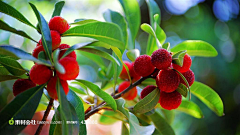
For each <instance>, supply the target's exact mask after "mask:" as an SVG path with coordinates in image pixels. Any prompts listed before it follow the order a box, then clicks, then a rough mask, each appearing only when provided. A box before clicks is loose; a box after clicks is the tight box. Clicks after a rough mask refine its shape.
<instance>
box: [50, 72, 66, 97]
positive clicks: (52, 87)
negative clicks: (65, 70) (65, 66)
mask: <svg viewBox="0 0 240 135" xmlns="http://www.w3.org/2000/svg"><path fill="white" fill-rule="evenodd" d="M59 80H60V83H61V85H62V87H63V91H64V92H65V94H66V95H67V94H68V92H69V88H68V83H67V81H65V80H61V79H59ZM56 83H57V77H56V76H54V77H52V78H51V79H50V80H49V82H48V84H47V91H48V94H49V96H50V97H51V98H53V99H58V96H57V89H56Z"/></svg>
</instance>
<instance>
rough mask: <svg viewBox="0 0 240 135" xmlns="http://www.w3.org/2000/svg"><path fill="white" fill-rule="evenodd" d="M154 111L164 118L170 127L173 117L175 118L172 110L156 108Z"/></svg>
mask: <svg viewBox="0 0 240 135" xmlns="http://www.w3.org/2000/svg"><path fill="white" fill-rule="evenodd" d="M159 106H160V105H159ZM155 111H157V112H158V113H159V114H161V115H162V116H163V117H164V119H165V120H166V121H167V122H168V124H170V125H171V124H172V123H173V121H174V117H175V113H174V110H166V109H163V108H156V109H155Z"/></svg>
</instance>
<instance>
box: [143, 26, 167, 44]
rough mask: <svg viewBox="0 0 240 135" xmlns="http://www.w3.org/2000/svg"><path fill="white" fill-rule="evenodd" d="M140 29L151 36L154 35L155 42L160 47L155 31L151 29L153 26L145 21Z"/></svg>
mask: <svg viewBox="0 0 240 135" xmlns="http://www.w3.org/2000/svg"><path fill="white" fill-rule="evenodd" d="M141 29H142V30H143V31H145V32H147V33H148V34H150V35H151V36H153V37H155V40H156V42H155V43H157V46H158V48H161V47H162V45H161V43H160V42H159V40H158V38H157V35H156V33H155V31H154V30H153V28H152V27H151V26H150V25H149V24H146V23H144V24H142V25H141Z"/></svg>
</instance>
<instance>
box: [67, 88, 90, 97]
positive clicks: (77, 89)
mask: <svg viewBox="0 0 240 135" xmlns="http://www.w3.org/2000/svg"><path fill="white" fill-rule="evenodd" d="M68 87H69V88H70V89H71V90H73V91H75V92H77V93H78V94H82V95H87V94H86V93H85V92H84V90H82V89H79V88H75V87H72V86H68Z"/></svg>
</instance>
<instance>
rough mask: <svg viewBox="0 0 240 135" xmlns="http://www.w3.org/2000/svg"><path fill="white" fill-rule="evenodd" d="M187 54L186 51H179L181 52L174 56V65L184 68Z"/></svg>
mask: <svg viewBox="0 0 240 135" xmlns="http://www.w3.org/2000/svg"><path fill="white" fill-rule="evenodd" d="M186 53H187V51H186V50H184V51H179V52H177V53H175V54H174V55H173V56H172V63H174V64H177V65H179V66H180V67H182V66H183V59H184V56H185V54H186Z"/></svg>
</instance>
